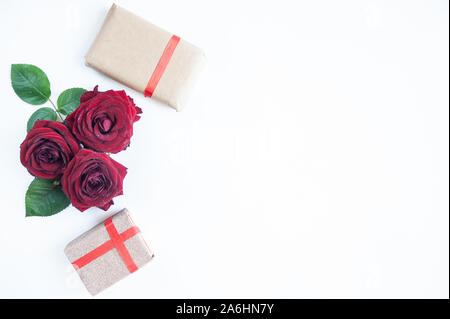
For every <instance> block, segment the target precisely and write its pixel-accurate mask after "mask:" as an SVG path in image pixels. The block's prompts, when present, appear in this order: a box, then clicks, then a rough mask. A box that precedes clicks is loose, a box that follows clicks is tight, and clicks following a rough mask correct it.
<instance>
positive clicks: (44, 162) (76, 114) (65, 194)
mask: <svg viewBox="0 0 450 319" xmlns="http://www.w3.org/2000/svg"><path fill="white" fill-rule="evenodd" d="M11 84H12V87H13V89H14V91H15V92H16V94H17V95H18V96H19V97H20V98H21V99H22V100H23V101H25V102H27V103H30V104H33V105H41V104H44V103H46V102H47V101H48V102H50V103H51V105H52V106H53V108H49V107H42V108H40V109H38V110H37V111H36V112H34V113H33V114H32V115H31V117H30V119H29V120H28V123H27V131H28V133H27V136H26V137H25V140H24V141H23V143H22V144H21V145H20V161H21V163H22V164H23V165H24V166H25V167H26V168H27V170H28V172H29V173H30V174H31V175H33V176H35V179H34V180H33V181H32V182H31V184H30V186H29V188H28V191H27V193H26V196H25V207H26V216H50V215H53V214H56V213H58V212H60V211H62V210H63V209H65V208H66V207H67V206H69V204H70V203H72V205H73V206H74V207H76V208H77V209H79V210H80V211H85V210H86V209H88V208H90V207H94V206H96V207H99V208H101V209H103V210H107V209H108V208H109V207H110V206H111V205H112V204H113V198H114V197H116V196H118V195H122V194H123V186H122V185H123V179H124V177H125V175H126V173H127V168H126V167H125V166H123V165H122V164H120V163H118V162H116V161H115V160H113V159H112V158H111V157H110V153H118V152H120V151H122V150H125V149H126V148H127V147H128V146H129V145H130V139H131V137H132V136H133V124H134V122H136V121H137V120H139V118H140V116H139V115H138V114H141V113H142V110H141V109H140V108H139V107H137V106H136V105H135V104H134V102H133V99H132V98H130V97H129V96H128V95H127V94H126V93H125V91H113V90H109V91H106V92H100V91H98V86H96V87H95V88H94V90H93V91H86V90H85V89H82V88H72V89H68V90H65V91H64V92H62V93H61V94H60V95H59V97H58V100H57V103H56V105H55V104H54V103H53V102H52V101H51V100H50V94H51V91H50V82H49V80H48V78H47V76H46V74H45V73H44V72H43V71H42V70H41V69H39V68H38V67H36V66H33V65H29V64H13V65H12V66H11Z"/></svg>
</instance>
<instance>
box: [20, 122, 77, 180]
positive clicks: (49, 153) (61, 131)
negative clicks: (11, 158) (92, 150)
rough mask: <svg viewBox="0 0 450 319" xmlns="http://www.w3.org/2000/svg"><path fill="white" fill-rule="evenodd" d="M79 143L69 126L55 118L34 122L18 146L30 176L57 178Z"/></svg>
mask: <svg viewBox="0 0 450 319" xmlns="http://www.w3.org/2000/svg"><path fill="white" fill-rule="evenodd" d="M80 148H81V147H80V145H79V143H78V142H77V140H76V139H75V137H74V136H73V135H72V133H70V131H69V129H68V128H67V127H66V126H65V125H64V124H62V123H60V122H56V121H45V120H41V121H37V122H36V123H34V126H33V128H32V129H31V130H30V131H29V132H28V134H27V137H26V138H25V140H24V141H23V142H22V144H21V145H20V161H21V162H22V165H23V166H25V167H26V168H27V170H28V172H30V174H31V175H34V176H36V177H40V178H46V179H54V178H58V177H60V176H61V175H62V174H63V172H64V170H65V169H66V167H67V165H68V164H69V162H70V160H71V159H72V158H73V157H74V156H75V154H76V153H77V152H78V151H79V150H80Z"/></svg>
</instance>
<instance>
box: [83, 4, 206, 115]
mask: <svg viewBox="0 0 450 319" xmlns="http://www.w3.org/2000/svg"><path fill="white" fill-rule="evenodd" d="M85 58H86V64H87V65H89V66H91V67H93V68H95V69H97V70H98V71H100V72H102V73H104V74H106V75H107V76H109V77H111V78H113V79H115V80H117V81H119V82H121V83H123V84H124V85H126V86H128V87H130V88H132V89H134V90H136V91H139V92H141V93H143V94H144V95H145V96H147V97H152V96H153V97H154V98H156V99H157V100H159V101H161V102H163V103H165V104H168V105H169V106H171V107H173V108H174V109H175V110H177V111H180V110H181V109H182V108H183V106H184V105H185V104H186V102H187V100H188V97H189V95H190V93H191V91H192V89H193V87H194V84H195V82H196V80H197V78H198V76H199V74H200V72H201V69H202V68H203V66H204V64H205V55H204V53H203V51H202V50H201V49H199V48H197V47H196V46H194V45H192V44H190V43H189V42H187V41H185V40H183V39H180V38H179V37H178V36H176V35H173V34H172V33H170V32H167V31H165V30H163V29H161V28H159V27H157V26H155V25H153V24H151V23H149V22H147V21H146V20H144V19H142V18H140V17H138V16H136V15H134V14H133V13H131V12H129V11H127V10H125V9H123V8H121V7H119V6H117V5H115V4H113V6H112V7H111V9H110V10H109V12H108V14H107V16H106V19H105V21H104V23H103V26H102V27H101V30H100V32H99V33H98V35H97V38H96V39H95V41H94V43H93V44H92V46H91V48H90V49H89V51H88V53H87V55H86V56H85Z"/></svg>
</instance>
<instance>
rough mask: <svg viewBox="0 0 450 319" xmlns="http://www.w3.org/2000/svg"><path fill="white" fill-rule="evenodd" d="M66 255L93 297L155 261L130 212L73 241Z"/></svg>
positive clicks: (113, 217)
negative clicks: (152, 260)
mask: <svg viewBox="0 0 450 319" xmlns="http://www.w3.org/2000/svg"><path fill="white" fill-rule="evenodd" d="M64 252H65V253H66V256H67V258H68V259H69V261H70V262H71V263H72V265H73V267H74V268H75V269H76V270H77V272H78V274H79V275H80V278H81V280H82V281H83V283H84V285H85V286H86V288H87V290H88V291H89V292H90V293H91V294H92V295H96V294H97V293H99V292H100V291H102V290H103V289H105V288H108V287H109V286H111V285H112V284H114V283H116V282H117V281H119V280H120V279H122V278H124V277H126V276H127V275H128V274H130V273H132V272H135V271H136V270H137V269H139V268H141V267H142V266H144V265H145V264H146V263H148V262H149V261H150V260H151V259H152V258H153V253H152V251H151V250H150V249H149V248H148V246H147V244H146V243H145V241H144V238H142V235H141V233H140V231H139V228H137V227H136V226H135V224H134V222H133V220H132V219H131V217H130V214H129V212H128V210H127V209H123V210H121V211H120V212H118V213H117V214H115V215H114V216H112V217H109V218H108V219H106V220H105V221H104V222H102V223H100V224H98V225H97V226H95V227H94V228H92V229H90V230H88V231H87V232H85V233H84V234H82V235H81V236H79V237H78V238H76V239H74V240H73V241H71V242H70V243H69V244H68V245H67V246H66V248H65V250H64Z"/></svg>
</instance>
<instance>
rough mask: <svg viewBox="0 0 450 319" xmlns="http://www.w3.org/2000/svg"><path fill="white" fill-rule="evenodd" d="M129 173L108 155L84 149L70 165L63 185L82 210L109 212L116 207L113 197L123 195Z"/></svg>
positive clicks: (62, 180)
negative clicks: (92, 208)
mask: <svg viewBox="0 0 450 319" xmlns="http://www.w3.org/2000/svg"><path fill="white" fill-rule="evenodd" d="M126 174H127V168H126V167H125V166H123V165H121V164H119V163H118V162H116V161H115V160H113V159H112V158H111V157H109V156H108V155H106V154H105V153H97V152H94V151H91V150H88V149H82V150H81V151H79V152H78V153H77V155H76V156H75V157H74V158H73V159H72V161H70V163H69V165H68V166H67V169H66V171H65V172H64V175H63V176H62V178H61V185H62V189H63V191H64V193H65V194H66V195H67V197H68V198H69V199H70V201H71V202H72V205H73V206H75V207H76V208H78V209H79V210H80V211H82V212H83V211H85V210H86V209H88V208H89V207H93V206H96V207H99V208H101V209H103V210H108V208H109V207H110V206H111V205H112V204H114V202H113V200H112V199H113V197H115V196H118V195H122V194H123V191H122V184H123V179H124V177H125V175H126Z"/></svg>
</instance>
